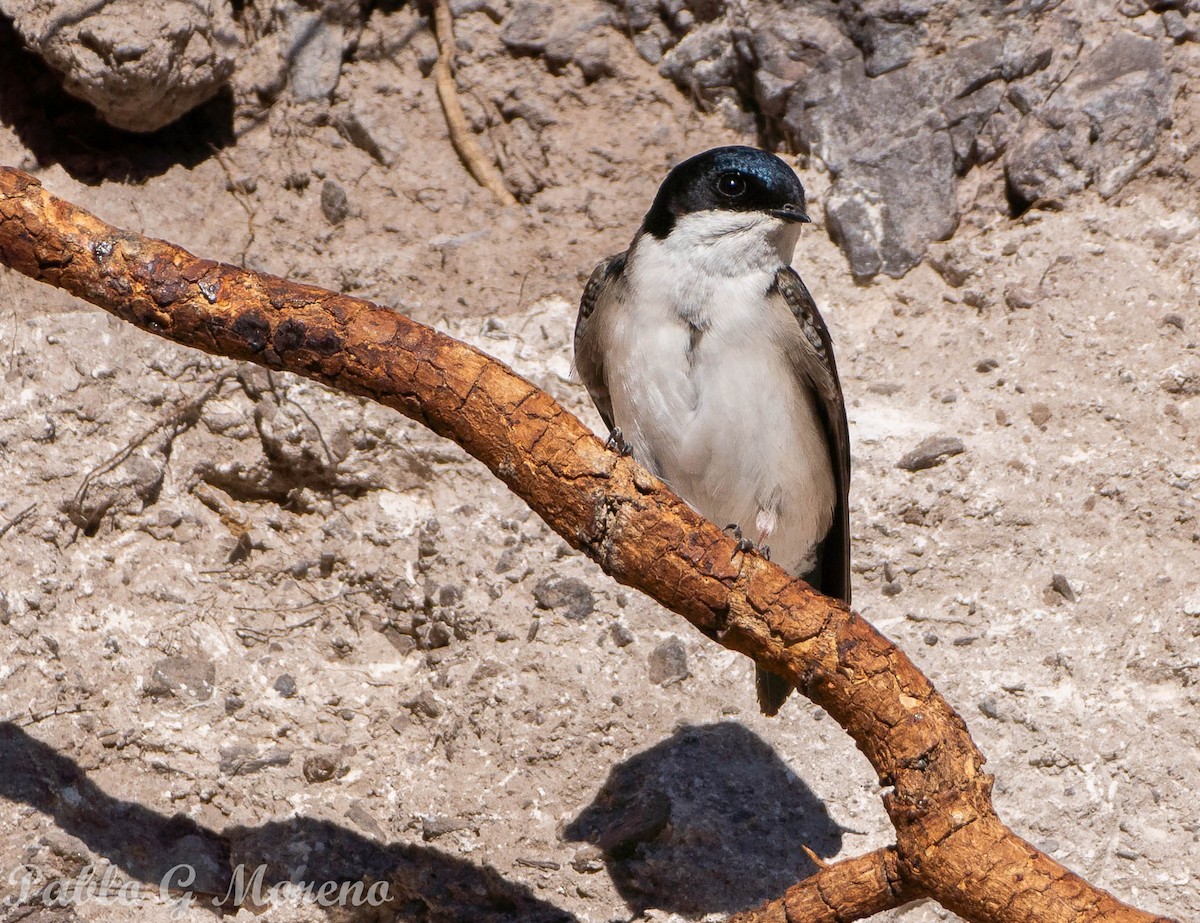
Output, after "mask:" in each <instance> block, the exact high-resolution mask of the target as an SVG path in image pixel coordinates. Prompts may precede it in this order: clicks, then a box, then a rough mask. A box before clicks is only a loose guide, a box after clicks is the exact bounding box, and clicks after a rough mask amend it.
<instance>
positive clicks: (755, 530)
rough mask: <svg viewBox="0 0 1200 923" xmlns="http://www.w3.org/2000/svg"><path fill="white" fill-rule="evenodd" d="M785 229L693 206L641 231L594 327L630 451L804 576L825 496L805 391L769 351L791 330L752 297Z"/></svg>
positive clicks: (759, 296)
mask: <svg viewBox="0 0 1200 923" xmlns="http://www.w3.org/2000/svg"><path fill="white" fill-rule="evenodd" d="M714 216H715V217H714ZM685 222H691V224H690V225H687V224H685ZM681 232H682V233H681ZM795 236H796V229H795V226H794V225H787V224H785V223H784V222H781V221H778V220H777V219H772V218H770V217H768V216H766V215H746V214H740V215H739V214H734V213H728V212H707V213H701V214H700V215H690V216H687V217H685V218H683V219H681V220H680V222H679V223H678V224H677V225H676V227H675V229H674V230H673V231H672V233H671V234H670V235H669V236H668V237H667V238H666V240H662V241H660V240H656V239H655V238H653V237H650V236H648V235H646V236H643V237H641V238H640V239H639V240H638V242H637V245H636V247H635V248H634V251H633V252H632V253H631V258H630V261H629V264H628V266H627V268H626V273H627V277H628V281H629V297H628V298H627V299H626V300H625V301H624V303H623V304H621V305H620V307H619V308H618V310H617V311H616V312H615V314H614V316H613V317H611V318H610V319H609V322H608V323H607V324H606V325H605V326H606V328H607V335H606V340H607V343H606V344H605V367H606V370H607V371H606V376H605V377H606V379H607V382H608V386H609V392H610V396H611V399H612V407H613V422H614V423H615V424H616V425H617V426H618V427H620V428H621V431H622V432H623V433H624V435H625V438H626V439H627V440H628V442H629V443H630V445H631V446H632V448H633V450H634V454H635V455H636V456H637V457H638V459H639V460H641V461H643V462H644V463H645V464H647V465H649V466H650V467H652V468H654V469H655V470H656V471H657V473H658V474H659V475H660V476H661V477H662V478H663V479H664V480H665V481H667V483H669V484H670V485H671V486H672V488H674V489H675V490H676V491H677V492H678V493H679V494H680V496H682V497H683V498H684V499H685V500H687V501H688V502H689V503H690V504H691V505H692V506H694V507H695V508H696V509H697V510H698V511H699V512H700V513H702V514H704V515H705V516H706V517H707V518H709V519H711V520H713V521H714V522H716V523H717V524H718V525H721V526H724V525H726V524H728V523H737V524H738V525H740V526H741V527H742V528H743V530H744V532H745V533H746V535H747V537H749V538H753V539H756V540H763V539H765V540H766V542H767V543H768V544H769V545H770V546H771V551H772V558H773V559H774V560H776V561H777V562H779V563H780V564H781V565H783V566H784V567H785V568H787V569H788V570H791V571H792V572H804V571H805V570H807V569H808V568H809V567H811V561H810V557H811V553H812V551H813V548H814V546H815V544H816V543H817V542H818V541H820V539H821V538H823V537H824V535H825V533H826V531H828V529H829V526H830V524H831V522H832V520H833V512H834V506H835V504H836V499H837V498H836V487H835V481H834V476H833V470H832V465H831V463H830V460H829V450H828V447H827V445H826V441H825V435H824V429H823V427H822V424H821V420H820V418H819V416H818V414H817V411H816V406H815V397H814V396H813V395H811V394H809V393H808V391H807V389H806V388H804V387H802V386H801V384H800V383H799V382H798V381H797V379H796V377H795V375H794V373H793V371H792V368H791V366H790V364H789V362H788V359H787V356H786V354H785V351H784V349H783V344H785V343H787V342H789V338H791V337H797V336H802V335H803V334H802V332H801V330H800V327H799V325H798V324H797V323H796V320H795V318H794V317H792V315H791V313H790V311H788V309H787V307H786V305H784V304H783V303H782V301H781V300H780V299H768V298H766V297H765V296H766V293H767V291H768V289H769V288H770V286H771V284H772V282H773V280H774V277H775V273H776V271H777V270H778V269H779V268H780V266H782V265H786V261H787V260H790V257H791V252H792V248H793V247H794V245H795ZM764 533H765V534H764Z"/></svg>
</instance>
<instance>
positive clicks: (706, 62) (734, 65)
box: [658, 22, 745, 104]
mask: <svg viewBox="0 0 1200 923" xmlns="http://www.w3.org/2000/svg"><path fill="white" fill-rule="evenodd" d="M658 70H659V73H661V74H662V75H663V76H664V77H666V78H668V79H670V80H672V81H674V82H675V83H676V84H678V85H679V86H680V87H681V88H683V89H685V90H687V91H688V92H689V93H690V94H691V95H692V96H693V97H694V98H695V99H697V100H700V101H701V102H704V103H708V104H711V103H713V102H716V101H718V100H721V99H732V100H737V99H739V97H740V92H739V91H740V89H741V88H742V87H743V86H744V85H745V78H744V73H745V67H744V62H743V59H742V56H741V55H740V54H739V53H738V47H737V43H736V42H735V41H734V37H733V32H732V30H731V29H730V26H729V24H728V23H726V22H711V23H705V24H704V25H702V26H700V27H698V28H696V29H694V30H692V31H691V32H689V33H688V34H687V35H686V36H684V38H683V40H682V41H680V42H679V43H678V44H677V45H675V47H674V48H672V49H670V50H669V51H668V52H666V54H664V55H663V60H662V64H660V65H659V68H658Z"/></svg>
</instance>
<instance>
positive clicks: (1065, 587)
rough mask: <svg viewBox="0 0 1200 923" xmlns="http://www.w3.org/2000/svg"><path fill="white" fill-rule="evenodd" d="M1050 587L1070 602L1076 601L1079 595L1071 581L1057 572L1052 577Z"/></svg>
mask: <svg viewBox="0 0 1200 923" xmlns="http://www.w3.org/2000/svg"><path fill="white" fill-rule="evenodd" d="M1050 589H1052V590H1053V591H1054V592H1055V593H1057V594H1058V595H1059V596H1061V597H1062V598H1063V599H1065V600H1066V601H1067V602H1069V603H1073V602H1076V601H1077V600H1078V598H1079V597H1078V596H1076V594H1075V589H1074V588H1073V587H1072V586H1071V582H1070V581H1069V580H1067V578H1066V577H1065V576H1063V575H1062V574H1055V575H1054V576H1053V577H1051V578H1050Z"/></svg>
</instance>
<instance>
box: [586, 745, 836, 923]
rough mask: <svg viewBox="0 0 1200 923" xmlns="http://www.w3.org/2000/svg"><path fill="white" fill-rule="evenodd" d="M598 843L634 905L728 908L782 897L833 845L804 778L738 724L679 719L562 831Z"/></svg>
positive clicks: (825, 816) (829, 824)
mask: <svg viewBox="0 0 1200 923" xmlns="http://www.w3.org/2000/svg"><path fill="white" fill-rule="evenodd" d="M563 836H564V838H566V839H568V840H577V841H578V840H584V841H587V842H589V843H592V844H594V845H596V846H598V847H599V848H600V849H601V850H602V851H603V852H604V855H605V856H606V857H607V860H608V872H609V874H610V875H611V876H612V879H613V883H614V884H615V885H616V887H617V889H618V890H619V891H620V893H621V896H622V897H623V898H624V899H625V901H626V902H627V903H628V904H629V905H630V907H631V908H632V909H634V910H635V911H637V912H639V913H640V912H642V911H644V910H647V909H649V908H657V909H660V910H667V911H673V912H675V913H683V914H697V915H698V914H705V913H713V912H716V911H722V912H730V911H735V910H742V909H745V908H748V907H752V906H755V905H757V904H759V903H761V902H763V901H764V900H767V899H768V898H772V897H778V896H779V895H780V894H781V893H782V892H783V891H784V890H786V889H787V888H788V887H790V886H791V885H793V884H795V883H796V882H797V881H798V880H799V879H801V878H805V877H807V876H808V875H811V874H812V873H813V872H815V871H816V867H815V866H814V865H813V863H812V862H811V861H810V860H808V859H807V858H806V857H805V854H804V851H803V849H802V847H808V848H809V849H811V850H812V851H813V852H815V853H816V854H817V855H818V856H822V857H830V856H834V855H836V854H837V853H838V851H839V850H840V849H841V842H842V830H841V828H840V827H839V826H838V825H837V824H835V823H834V822H833V820H832V818H830V816H829V813H828V811H826V810H825V806H824V805H823V804H822V803H821V802H820V801H819V800H818V798H817V797H816V795H814V794H813V792H812V790H811V789H810V788H809V787H808V786H807V785H806V784H805V783H804V781H803V780H802V779H800V778H798V777H797V776H795V775H794V774H793V773H791V772H790V771H789V770H788V768H787V767H786V766H785V765H784V764H783V762H781V761H780V759H779V757H778V756H777V755H776V754H775V751H774V750H772V749H771V748H770V747H769V746H768V745H767V744H766V743H765V742H764V741H763V740H762V739H761V738H759V737H757V736H756V735H754V734H752V733H751V732H750V731H748V730H747V729H746V728H744V727H743V726H742V725H740V724H734V723H732V722H722V723H720V724H710V725H704V726H699V727H687V728H683V729H682V730H680V731H678V732H677V733H675V734H674V735H673V736H672V737H670V738H669V739H667V740H665V741H663V742H662V743H660V744H657V745H656V746H654V747H651V748H650V749H649V750H645V751H643V752H641V753H639V754H638V755H636V756H634V757H633V758H631V759H629V760H626V761H625V762H624V763H622V764H620V765H619V766H617V767H616V768H615V769H613V771H612V772H611V773H610V775H609V777H608V779H607V781H606V782H605V783H604V786H603V787H602V788H601V790H600V792H599V794H597V796H596V798H595V800H594V801H593V802H592V804H591V805H590V806H589V807H588V808H587V809H586V810H584V811H583V813H581V814H580V815H579V817H577V818H576V819H575V820H574V821H573V822H572V823H571V824H570V825H569V826H568V827H567V828H566V830H565V831H564V833H563Z"/></svg>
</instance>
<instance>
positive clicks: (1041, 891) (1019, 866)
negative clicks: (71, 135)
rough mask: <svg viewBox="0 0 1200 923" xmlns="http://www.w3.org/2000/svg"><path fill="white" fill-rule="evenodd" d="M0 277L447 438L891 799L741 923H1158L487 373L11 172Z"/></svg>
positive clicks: (398, 321) (849, 633) (548, 413)
mask: <svg viewBox="0 0 1200 923" xmlns="http://www.w3.org/2000/svg"><path fill="white" fill-rule="evenodd" d="M0 262H3V263H5V264H7V265H8V266H11V267H12V268H13V269H16V270H17V271H19V272H22V273H24V274H25V275H28V276H30V277H31V278H34V279H37V280H38V281H41V282H46V283H48V284H51V285H55V286H58V287H60V288H63V289H65V290H67V291H68V292H71V293H72V294H74V295H77V296H78V297H80V298H83V299H85V300H87V301H90V302H91V303H93V304H95V305H98V306H99V307H102V308H104V309H105V310H107V311H109V312H111V313H112V314H114V315H116V316H117V317H120V318H122V319H124V320H126V321H129V322H130V323H132V324H135V325H136V326H138V327H141V328H142V329H144V330H147V331H149V332H151V333H155V334H158V335H159V336H162V337H165V338H167V339H170V340H173V341H175V342H177V343H180V344H183V345H186V346H191V347H194V348H197V349H201V350H204V351H205V352H209V353H214V354H217V355H222V356H227V357H230V358H232V359H237V360H243V361H250V362H255V363H258V364H260V365H263V366H266V367H267V368H271V369H279V370H284V371H290V372H294V373H296V374H298V375H304V376H307V377H309V378H312V379H315V380H317V381H321V382H324V383H326V384H328V385H330V386H332V387H335V388H337V389H339V390H342V391H345V392H347V393H350V394H356V395H361V396H364V397H368V398H371V399H372V400H375V401H378V402H380V403H382V404H385V405H386V406H388V407H392V408H394V409H396V410H398V411H400V412H401V413H403V414H405V415H406V416H408V417H411V418H412V419H414V420H416V421H418V422H420V423H422V424H424V425H425V426H428V427H429V428H430V429H432V430H433V431H434V432H436V433H438V434H439V435H442V436H445V437H446V438H449V439H452V440H454V441H455V442H456V443H458V444H459V445H461V446H462V447H463V448H464V449H466V450H467V451H468V452H470V453H471V454H472V455H473V456H475V457H476V458H478V459H479V460H480V461H482V462H483V463H484V464H485V465H487V467H488V468H490V469H491V470H492V471H493V472H494V473H495V474H496V475H497V476H498V477H499V478H501V480H503V481H504V483H505V484H507V485H508V487H509V488H510V489H511V490H512V491H514V492H515V493H516V494H517V495H518V496H520V497H521V498H522V499H523V500H524V501H525V502H526V503H528V504H529V506H530V507H531V508H532V509H533V510H534V511H535V512H536V513H538V515H539V516H541V517H542V519H544V520H545V521H546V523H547V524H548V525H550V526H551V527H552V528H553V529H554V530H555V531H556V532H558V533H559V534H560V535H561V536H563V538H565V539H566V540H567V541H568V542H569V543H570V544H571V545H573V546H574V547H576V548H578V549H580V550H582V551H583V552H584V553H586V554H587V555H588V556H589V557H591V558H592V559H593V560H595V561H596V562H597V563H598V564H599V565H600V566H601V567H602V568H603V569H604V570H605V571H606V572H607V573H608V574H610V575H611V576H613V577H614V578H615V579H617V580H618V581H620V582H621V583H624V584H626V585H628V586H631V587H634V588H636V589H638V590H641V591H642V592H644V593H646V594H648V595H649V596H651V597H653V598H654V599H656V600H658V601H659V602H661V603H662V604H663V605H665V606H667V607H668V608H670V609H672V610H673V611H675V612H677V613H679V614H680V615H682V616H683V617H685V618H686V619H687V620H688V621H689V622H691V623H692V624H693V625H694V626H695V627H696V628H698V629H699V630H700V631H701V632H703V633H704V634H705V635H707V636H708V637H709V638H711V639H713V640H714V641H717V642H718V643H720V644H722V645H724V646H725V647H727V648H730V649H731V650H735V651H739V652H741V653H743V654H746V655H747V656H749V657H751V658H753V659H754V660H755V661H756V662H757V663H758V664H760V665H761V666H764V667H766V668H767V669H770V670H772V671H775V672H777V673H779V674H781V675H783V676H785V677H787V679H788V680H789V681H790V682H792V683H793V684H794V685H795V686H796V687H797V688H798V689H800V690H801V691H802V692H803V693H804V694H805V695H807V696H808V697H809V698H810V699H811V700H812V701H813V702H815V703H816V704H817V705H819V706H821V707H822V708H824V709H825V710H826V711H827V712H828V713H829V714H830V715H831V716H832V717H833V718H834V719H835V720H836V721H837V722H838V723H839V724H840V725H841V726H842V727H843V728H844V729H845V730H846V732H847V733H848V734H850V735H851V737H852V738H853V739H854V741H855V743H856V744H857V746H858V748H859V749H860V750H861V751H862V752H863V754H864V755H865V756H866V757H867V759H868V760H869V761H870V762H871V765H872V766H873V767H874V768H875V771H876V773H877V774H878V776H879V779H880V783H881V784H882V785H883V786H884V787H885V788H887V789H888V791H886V793H885V794H884V796H883V801H884V806H885V808H886V810H887V812H888V814H889V816H890V818H891V821H892V823H893V825H894V826H895V830H896V846H895V847H894V851H892V850H888V851H884V852H883V853H873V854H870V855H869V856H865V857H860V859H857V860H850V861H849V862H847V863H838V864H836V865H833V866H829V867H828V868H827V869H824V870H822V871H821V872H818V873H817V875H815V876H813V880H810V883H803V884H801V885H799V886H797V888H795V889H793V890H792V892H789V895H787V896H784V898H782V899H781V900H779V901H775V902H772V903H770V904H768V905H766V906H765V907H763V908H760V909H759V910H757V911H752V912H750V913H749V914H746V915H743V916H742V917H740V919H741V920H742V921H743V923H745V921H752V920H762V921H767V920H771V921H779V920H789V921H799V920H806V921H807V920H851V919H860V918H862V917H863V916H866V915H869V914H871V913H875V912H877V911H879V910H882V909H886V908H887V907H893V906H899V904H901V903H903V902H905V901H908V900H913V899H915V898H918V897H923V896H928V897H932V898H934V899H935V900H937V901H938V902H939V903H941V904H942V905H943V906H944V907H946V908H948V909H950V910H953V911H954V912H955V913H958V914H959V915H961V916H962V917H965V918H966V919H968V920H972V921H981V923H982V921H988V923H991V921H996V923H999V921H1004V923H1009V921H1012V923H1017V921H1023V923H1034V921H1036V923H1068V921H1071V923H1085V921H1086V923H1090V921H1122V923H1126V921H1127V923H1134V921H1142V923H1149V921H1155V920H1157V921H1161V923H1168V921H1167V919H1166V918H1165V917H1155V916H1153V915H1151V914H1148V913H1144V912H1142V911H1139V910H1135V909H1133V908H1130V907H1128V906H1126V905H1125V904H1123V903H1121V902H1120V901H1118V900H1117V899H1115V898H1114V897H1112V896H1111V895H1109V894H1107V893H1106V892H1104V891H1102V890H1100V889H1098V888H1096V887H1094V886H1092V885H1090V884H1088V883H1087V882H1086V881H1084V880H1083V879H1082V878H1080V877H1078V876H1077V875H1075V874H1073V873H1072V872H1070V871H1068V870H1067V869H1065V868H1064V867H1062V866H1061V865H1059V864H1058V863H1057V862H1055V861H1053V860H1052V859H1050V858H1049V857H1048V856H1046V855H1044V854H1042V853H1040V852H1039V851H1038V850H1036V849H1034V848H1033V847H1032V846H1030V845H1029V844H1028V843H1026V842H1025V841H1024V840H1022V839H1021V838H1020V837H1018V836H1017V835H1016V834H1014V833H1013V832H1012V831H1010V830H1009V829H1008V828H1006V827H1005V826H1004V825H1003V824H1002V823H1001V822H1000V820H999V818H998V817H997V816H996V813H995V810H994V809H993V807H992V802H991V788H992V778H991V777H990V776H989V775H987V774H985V773H984V772H983V771H982V767H983V764H984V757H983V755H982V754H981V753H980V752H979V750H978V749H977V748H976V747H975V745H974V743H973V741H972V740H971V737H970V735H969V734H968V732H967V728H966V725H965V724H964V722H963V721H962V719H961V718H960V717H959V716H958V715H957V714H956V713H955V712H954V711H953V710H952V709H951V708H950V706H949V705H948V704H947V703H946V701H945V700H944V699H943V698H942V697H941V696H940V695H939V694H938V693H937V692H936V690H935V689H934V688H933V686H932V684H931V683H930V682H929V680H928V679H926V678H925V676H923V675H922V674H921V673H920V671H919V670H917V668H916V667H915V666H914V665H913V664H912V662H911V661H910V660H909V659H908V658H907V657H906V656H905V654H904V653H903V652H902V651H900V650H899V649H898V648H896V646H895V645H893V644H892V643H891V642H890V641H888V640H887V639H886V638H884V637H883V636H882V635H880V634H879V633H878V632H877V631H875V629H874V628H872V627H871V626H870V625H869V624H868V623H867V622H865V621H864V620H863V619H861V618H859V617H858V616H857V615H855V614H854V613H853V612H851V611H849V610H848V609H847V608H846V607H845V606H844V605H842V604H841V603H839V602H836V601H834V600H831V599H829V598H826V597H823V596H821V595H819V594H817V593H815V592H814V591H813V590H812V589H811V588H809V587H808V586H807V585H806V584H804V583H802V582H801V581H798V580H795V579H792V578H790V577H788V575H786V574H785V573H784V572H783V571H782V570H780V569H779V568H778V567H776V566H775V565H773V564H770V563H769V562H767V561H765V560H763V559H762V558H760V557H758V556H756V555H741V554H735V553H734V541H733V539H731V538H730V537H728V536H727V535H725V534H724V533H723V532H722V531H721V530H720V529H719V528H718V527H717V526H715V525H713V524H711V523H708V522H706V521H705V520H703V519H701V518H700V517H699V516H698V515H697V514H696V513H695V512H694V511H692V510H691V509H690V508H689V507H688V506H687V505H686V504H685V503H684V502H683V501H682V500H680V499H679V498H678V497H676V496H675V495H674V494H673V493H672V492H671V491H670V490H669V489H668V488H667V487H666V486H665V485H664V484H662V483H661V482H660V481H658V480H657V479H656V478H654V477H653V476H652V475H650V474H649V473H648V472H646V471H645V470H644V469H643V468H641V467H640V466H639V465H638V464H637V463H636V462H634V461H633V460H632V459H631V458H622V457H620V456H618V455H617V454H615V453H613V452H610V451H608V450H606V449H605V448H604V446H603V444H602V443H601V442H600V440H598V439H597V438H596V437H595V436H594V435H593V434H592V433H591V431H590V430H588V429H587V428H586V427H585V426H584V425H583V424H582V423H580V422H579V421H578V420H577V419H576V418H575V417H574V416H572V415H571V414H570V413H569V412H567V411H566V410H565V409H564V408H562V407H561V406H559V405H558V403H557V402H555V401H554V400H553V399H552V398H551V397H550V396H549V395H547V394H545V393H544V392H542V391H539V390H538V389H537V388H536V387H534V386H533V385H532V384H530V383H529V382H527V381H525V380H524V379H523V378H521V377H520V376H518V375H516V374H515V373H514V372H512V371H511V370H510V369H508V368H507V367H506V366H504V365H503V364H502V363H500V362H498V361H496V360H494V359H491V358H489V357H488V356H486V355H484V354H483V353H481V352H479V351H478V350H476V349H474V348H472V347H470V346H467V345H465V344H463V343H460V342H458V341H456V340H454V339H452V338H450V337H448V336H446V335H444V334H441V333H438V332H437V331H435V330H433V329H431V328H429V327H426V326H423V325H421V324H418V323H416V322H414V321H412V320H410V319H408V318H406V317H404V316H402V315H400V314H397V313H395V312H393V311H391V310H388V309H386V308H382V307H379V306H377V305H373V304H371V303H369V302H366V301H362V300H359V299H355V298H351V297H348V296H345V295H338V294H334V293H332V292H329V291H325V290H324V289H320V288H316V287H313V286H306V285H299V284H296V283H292V282H288V281H286V280H283V279H279V278H275V277H272V276H268V275H264V274H259V273H253V272H249V271H247V270H243V269H238V268H236V267H233V266H229V265H224V264H220V263H216V262H213V261H211V260H204V259H200V258H198V257H195V256H193V255H192V254H190V253H188V252H186V251H184V250H182V249H181V248H179V247H176V246H174V245H172V244H169V243H166V242H163V241H158V240H153V239H149V238H146V237H142V236H141V235H138V234H134V233H131V232H128V231H122V230H119V229H117V228H114V227H112V226H110V225H107V224H105V223H104V222H102V221H100V220H99V219H98V218H96V217H95V216H93V215H90V214H88V213H87V212H85V211H83V210H81V209H79V208H77V207H76V206H74V205H71V204H70V203H68V202H65V201H63V200H61V199H58V198H56V197H54V196H52V195H50V194H49V193H48V192H46V191H45V189H43V188H42V186H41V184H40V183H39V182H38V181H37V180H36V179H35V178H33V177H31V176H29V175H27V174H24V173H22V172H20V171H17V170H14V169H10V168H0ZM864 876H865V878H864ZM872 876H874V877H872ZM880 876H882V877H880ZM864 881H865V882H866V883H865V884H864V883H863V882H864ZM855 882H857V884H854V883H855ZM852 885H853V887H857V888H858V889H859V890H858V891H852V890H851V891H847V892H846V893H845V894H840V893H838V892H836V891H835V890H834V889H835V888H851V887H852ZM885 891H886V893H885ZM854 894H858V895H859V897H857V898H855V897H854Z"/></svg>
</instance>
